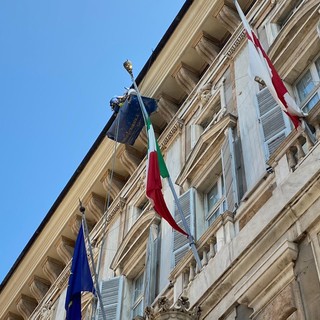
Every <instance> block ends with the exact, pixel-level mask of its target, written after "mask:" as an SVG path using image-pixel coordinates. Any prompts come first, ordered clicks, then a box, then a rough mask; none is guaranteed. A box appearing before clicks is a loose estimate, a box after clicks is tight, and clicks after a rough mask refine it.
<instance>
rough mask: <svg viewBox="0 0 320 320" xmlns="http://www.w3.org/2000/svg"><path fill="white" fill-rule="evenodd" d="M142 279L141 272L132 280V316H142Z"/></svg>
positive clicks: (142, 274)
mask: <svg viewBox="0 0 320 320" xmlns="http://www.w3.org/2000/svg"><path fill="white" fill-rule="evenodd" d="M143 279H144V273H141V274H140V275H139V276H138V277H137V278H136V279H135V280H134V282H133V302H132V318H134V317H136V316H143Z"/></svg>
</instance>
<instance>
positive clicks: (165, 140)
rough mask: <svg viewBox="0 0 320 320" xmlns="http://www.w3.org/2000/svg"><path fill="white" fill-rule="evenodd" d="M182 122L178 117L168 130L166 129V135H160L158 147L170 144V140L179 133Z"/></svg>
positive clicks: (162, 147) (165, 146)
mask: <svg viewBox="0 0 320 320" xmlns="http://www.w3.org/2000/svg"><path fill="white" fill-rule="evenodd" d="M183 123H184V122H183V120H181V119H179V118H178V119H176V121H175V122H174V123H173V124H172V126H171V128H170V129H169V130H166V135H165V136H164V137H161V141H160V149H162V150H164V149H166V148H167V147H168V146H169V145H170V143H171V141H172V140H174V139H175V137H176V136H177V135H178V134H180V133H181V131H182V128H183Z"/></svg>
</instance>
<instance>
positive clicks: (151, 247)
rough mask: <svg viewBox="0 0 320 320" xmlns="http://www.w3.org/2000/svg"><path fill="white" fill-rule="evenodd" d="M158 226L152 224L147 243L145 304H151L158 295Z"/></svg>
mask: <svg viewBox="0 0 320 320" xmlns="http://www.w3.org/2000/svg"><path fill="white" fill-rule="evenodd" d="M158 234H159V231H158V226H157V225H155V224H152V225H151V226H150V233H149V239H148V243H147V254H146V264H145V272H144V281H143V283H144V290H143V292H144V293H143V296H144V306H145V307H146V306H150V305H151V303H152V302H153V300H154V299H155V297H156V285H157V267H158V266H157V261H158V259H157V257H158V245H159V237H158Z"/></svg>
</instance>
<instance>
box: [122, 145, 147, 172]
mask: <svg viewBox="0 0 320 320" xmlns="http://www.w3.org/2000/svg"><path fill="white" fill-rule="evenodd" d="M119 157H120V162H121V163H122V164H123V166H124V168H125V170H127V172H128V173H129V175H132V174H133V173H134V171H135V170H136V169H137V167H138V165H139V163H140V162H141V158H142V156H141V154H140V153H139V152H138V151H137V150H136V149H134V148H133V147H131V146H128V145H125V146H124V148H123V151H122V152H121V153H120V155H119Z"/></svg>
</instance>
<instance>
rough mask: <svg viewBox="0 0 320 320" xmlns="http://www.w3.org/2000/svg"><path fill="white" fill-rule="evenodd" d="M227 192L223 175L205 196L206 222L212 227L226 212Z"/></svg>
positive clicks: (220, 175)
mask: <svg viewBox="0 0 320 320" xmlns="http://www.w3.org/2000/svg"><path fill="white" fill-rule="evenodd" d="M224 195H225V190H224V182H223V177H222V173H220V174H219V177H218V179H217V181H216V182H215V183H214V185H213V186H212V187H211V188H210V189H209V191H208V192H207V193H206V194H205V211H206V221H207V224H208V225H211V224H212V223H213V221H214V220H215V219H216V218H217V217H218V216H219V215H220V214H221V213H223V212H224V211H225V209H226V208H225V196H224Z"/></svg>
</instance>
